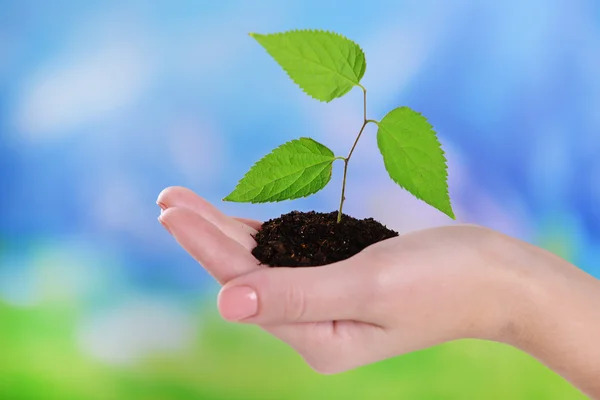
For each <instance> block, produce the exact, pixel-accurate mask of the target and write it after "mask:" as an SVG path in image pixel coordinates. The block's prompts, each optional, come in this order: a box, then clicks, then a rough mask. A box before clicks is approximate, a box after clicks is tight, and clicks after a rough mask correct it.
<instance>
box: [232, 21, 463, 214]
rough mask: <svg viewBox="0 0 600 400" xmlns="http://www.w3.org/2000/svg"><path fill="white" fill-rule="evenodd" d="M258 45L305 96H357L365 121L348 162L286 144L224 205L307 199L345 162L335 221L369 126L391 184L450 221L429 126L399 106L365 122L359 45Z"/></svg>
mask: <svg viewBox="0 0 600 400" xmlns="http://www.w3.org/2000/svg"><path fill="white" fill-rule="evenodd" d="M250 36H252V37H253V38H254V39H256V41H257V42H258V43H259V44H260V45H262V46H263V47H264V48H265V49H266V51H267V52H268V53H269V54H270V55H271V56H272V57H273V58H274V59H275V61H277V62H278V63H279V65H280V66H281V67H282V68H283V69H284V70H285V71H286V72H287V74H288V75H289V77H290V78H291V79H292V80H293V81H294V82H295V83H296V84H297V85H298V86H299V87H300V88H301V89H302V90H303V91H304V92H305V93H306V94H308V95H309V96H311V97H313V98H315V99H317V100H319V101H324V102H330V101H331V100H333V99H336V98H338V97H342V96H343V95H345V94H346V93H348V92H350V90H352V89H353V88H354V87H359V88H360V89H361V90H362V91H363V122H362V126H361V127H360V130H359V131H358V135H357V136H356V139H355V140H354V143H353V144H352V147H351V148H350V151H349V153H348V155H347V156H346V157H342V156H336V155H335V154H334V153H333V152H332V151H331V150H330V149H328V148H327V147H326V146H324V145H322V144H321V143H318V142H316V141H315V140H313V139H311V138H307V137H301V138H299V139H295V140H292V141H289V142H287V143H285V144H283V145H281V146H279V147H277V148H276V149H275V150H273V151H272V152H271V153H269V154H267V155H266V156H265V157H263V158H262V159H261V160H260V161H258V162H257V163H256V164H254V166H252V168H250V170H249V171H248V172H247V173H246V175H245V176H244V177H243V178H242V179H241V180H240V181H239V183H238V184H237V186H236V188H235V189H234V190H233V192H231V193H230V194H229V195H228V196H227V197H225V198H224V199H223V200H225V201H234V202H250V203H265V202H275V201H282V200H291V199H297V198H300V197H307V196H309V195H311V194H314V193H316V192H318V191H319V190H321V189H323V188H324V187H325V186H326V185H327V184H328V183H329V181H330V180H331V173H332V169H333V162H334V161H335V160H343V162H344V175H343V179H342V194H341V199H340V206H339V211H338V216H337V222H340V221H341V219H342V209H343V206H344V201H345V200H346V197H345V192H346V175H347V172H348V163H349V162H350V158H351V157H352V154H353V153H354V149H355V148H356V145H357V143H358V141H359V139H360V137H361V135H362V133H363V131H364V129H365V127H366V126H367V124H369V123H373V124H375V125H377V127H378V130H377V145H378V147H379V150H380V152H381V155H382V156H383V162H384V164H385V168H386V170H387V172H388V173H389V175H390V178H391V179H392V180H393V181H394V182H396V183H397V184H398V185H399V186H400V187H402V188H404V189H405V190H407V191H409V192H410V193H412V194H413V195H414V196H415V197H417V198H418V199H421V200H422V201H424V202H426V203H427V204H429V205H431V206H433V207H435V208H437V209H438V210H440V211H441V212H443V213H445V214H446V215H448V216H449V217H451V218H453V219H454V218H455V216H454V212H453V211H452V206H451V204H450V197H449V195H448V183H447V177H448V173H447V168H446V158H445V157H444V152H443V150H442V148H441V145H440V142H439V141H438V139H437V137H436V134H435V131H434V130H433V127H432V126H431V125H430V124H429V122H428V121H427V119H426V118H425V117H424V116H422V115H421V114H420V113H418V112H416V111H413V110H411V109H410V108H408V107H406V106H403V107H398V108H395V109H393V110H392V111H390V112H389V113H387V114H386V115H385V116H384V117H383V119H381V121H376V120H373V119H367V89H366V88H365V87H364V86H362V85H361V83H360V81H361V79H362V77H363V75H364V74H365V70H366V66H367V64H366V60H365V54H364V53H363V51H362V49H361V48H360V46H358V45H357V44H356V43H354V42H353V41H351V40H349V39H347V38H345V37H344V36H342V35H339V34H337V33H332V32H327V31H320V30H294V31H289V32H283V33H276V34H268V35H261V34H256V33H251V34H250Z"/></svg>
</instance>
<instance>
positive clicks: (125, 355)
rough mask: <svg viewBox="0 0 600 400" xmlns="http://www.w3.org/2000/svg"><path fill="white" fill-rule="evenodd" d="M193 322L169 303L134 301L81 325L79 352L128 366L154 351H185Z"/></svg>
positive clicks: (192, 329)
mask: <svg viewBox="0 0 600 400" xmlns="http://www.w3.org/2000/svg"><path fill="white" fill-rule="evenodd" d="M195 333H196V332H195V326H194V321H193V319H192V318H191V317H190V316H189V315H187V314H186V313H185V312H183V311H182V310H181V309H179V308H177V307H176V306H174V305H172V304H168V303H167V302H159V301H157V300H152V299H142V298H138V299H134V300H131V301H130V302H128V303H126V304H124V305H122V306H120V307H119V308H117V309H114V310H109V311H107V312H104V313H101V314H100V315H97V316H95V317H92V318H91V319H89V320H88V321H86V322H84V323H83V324H82V326H81V328H80V330H79V332H78V339H77V340H78V343H79V345H80V347H81V348H82V350H83V351H84V352H86V353H87V354H90V355H91V356H93V357H96V358H98V359H100V360H102V361H104V362H107V363H111V364H132V363H135V362H136V361H138V360H140V359H143V358H144V357H147V356H150V355H152V354H156V353H158V352H167V353H169V352H171V353H172V352H178V351H182V350H184V349H186V348H188V347H189V346H190V345H191V344H192V343H193V340H194V337H195Z"/></svg>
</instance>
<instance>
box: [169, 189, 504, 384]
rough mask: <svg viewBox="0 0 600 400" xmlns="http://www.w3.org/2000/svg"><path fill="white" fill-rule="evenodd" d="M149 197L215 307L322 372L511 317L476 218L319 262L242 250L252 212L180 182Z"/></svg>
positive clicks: (479, 333) (489, 236)
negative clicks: (287, 263)
mask: <svg viewBox="0 0 600 400" xmlns="http://www.w3.org/2000/svg"><path fill="white" fill-rule="evenodd" d="M158 203H159V204H161V208H164V209H165V210H164V211H163V212H162V214H161V217H160V219H161V221H162V222H163V224H164V225H165V226H166V227H167V228H168V229H169V231H170V232H171V233H172V234H173V236H174V237H175V239H176V240H177V241H178V242H179V243H180V244H181V245H182V247H183V248H184V249H185V250H187V251H188V252H189V253H190V254H191V255H192V256H193V257H194V258H195V259H196V260H197V261H198V262H199V263H200V264H202V265H203V266H204V268H206V270H207V271H208V272H209V273H211V274H212V275H213V276H214V277H215V278H216V279H217V280H218V281H219V282H220V283H222V284H224V287H223V289H222V290H221V293H220V295H219V302H218V304H219V310H220V312H221V314H222V316H223V317H224V318H225V319H227V320H230V321H239V322H244V323H253V324H257V325H260V326H261V327H263V328H264V329H266V330H267V331H269V332H270V333H272V334H274V335H275V336H277V337H279V338H280V339H282V340H283V341H285V342H287V343H288V344H289V345H290V346H292V347H293V348H294V349H295V350H296V351H298V353H299V354H300V355H301V356H302V357H303V358H304V359H305V360H306V361H307V363H308V364H309V365H310V366H311V367H312V368H314V369H315V370H317V371H319V372H322V373H336V372H341V371H345V370H348V369H352V368H354V367H357V366H360V365H364V364H368V363H371V362H375V361H378V360H382V359H385V358H389V357H392V356H396V355H399V354H404V353H407V352H410V351H414V350H417V349H422V348H425V347H429V346H432V345H435V344H438V343H442V342H445V341H449V340H453V339H458V338H464V337H479V338H490V339H492V338H495V336H496V335H497V333H498V332H502V331H503V327H504V326H507V324H509V322H510V320H511V316H510V313H511V307H507V304H509V303H507V300H508V299H511V296H510V293H509V291H508V290H507V288H509V285H508V281H510V279H511V276H510V274H508V273H506V271H505V270H503V269H502V268H500V265H499V262H498V261H497V259H498V258H497V254H496V253H497V252H499V251H501V250H500V249H499V248H497V247H495V246H498V242H499V241H500V239H499V238H497V237H496V236H495V235H496V234H494V233H492V232H491V231H489V230H487V229H484V228H479V227H475V226H452V227H444V228H436V229H430V230H425V231H421V232H416V233H412V234H408V235H403V236H400V237H397V238H393V239H389V240H386V241H383V242H379V243H377V244H375V245H373V246H370V247H369V248H367V249H365V250H364V251H363V252H361V253H359V254H357V255H356V256H354V257H352V258H350V259H348V260H344V261H342V262H338V263H335V264H330V265H327V266H322V267H313V268H268V267H266V266H262V265H259V264H258V261H257V260H256V259H255V258H254V257H253V256H252V254H251V253H250V250H251V249H252V248H253V247H254V246H255V242H254V239H253V238H252V235H253V234H254V233H256V229H259V228H260V225H261V224H260V222H257V221H251V220H245V219H234V218H230V217H228V216H226V215H224V214H222V213H221V212H220V211H218V210H217V209H216V208H215V207H213V206H212V205H211V204H209V203H207V202H206V201H205V200H204V199H202V198H200V197H198V196H197V195H195V194H194V193H192V192H191V191H189V190H187V189H184V188H169V189H166V190H165V191H163V192H162V193H161V195H160V196H159V198H158ZM512 299H514V297H512Z"/></svg>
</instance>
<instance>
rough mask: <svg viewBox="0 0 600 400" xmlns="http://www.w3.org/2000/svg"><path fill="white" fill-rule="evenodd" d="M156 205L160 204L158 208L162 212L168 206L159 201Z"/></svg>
mask: <svg viewBox="0 0 600 400" xmlns="http://www.w3.org/2000/svg"><path fill="white" fill-rule="evenodd" d="M156 204H158V206H159V207H160V209H161V211H165V210H166V209H167V206H166V205H165V204H163V203H161V202H159V201H157V202H156Z"/></svg>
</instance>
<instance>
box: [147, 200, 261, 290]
mask: <svg viewBox="0 0 600 400" xmlns="http://www.w3.org/2000/svg"><path fill="white" fill-rule="evenodd" d="M159 220H160V221H161V223H162V224H163V225H164V226H165V228H166V229H167V230H168V231H169V232H171V234H172V235H173V236H174V237H175V239H176V240H177V242H178V243H179V244H180V245H181V247H183V248H184V249H185V250H186V251H187V252H188V253H190V255H191V256H192V257H194V259H195V260H196V261H198V262H199V263H200V264H201V265H202V266H203V267H204V268H205V269H206V270H207V271H208V272H209V273H210V274H211V275H212V276H214V277H215V279H216V280H217V281H218V282H219V283H221V284H223V283H225V282H227V281H229V280H231V279H233V278H234V277H236V276H239V275H242V274H245V273H248V272H250V271H253V270H255V269H257V268H260V267H259V265H258V261H257V260H256V258H254V257H253V256H252V254H251V253H250V252H249V251H248V250H247V249H246V248H244V247H243V246H242V245H241V244H240V243H238V242H237V241H235V240H233V239H232V238H231V237H229V236H227V235H225V234H224V233H223V232H222V231H221V230H220V229H219V228H217V227H216V226H215V225H213V224H212V223H210V222H209V221H208V220H206V219H205V218H203V217H202V216H201V215H199V214H196V213H195V212H193V211H191V210H189V209H187V208H180V207H171V208H167V209H166V210H165V211H164V212H163V213H162V214H161V215H160V217H159Z"/></svg>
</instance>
